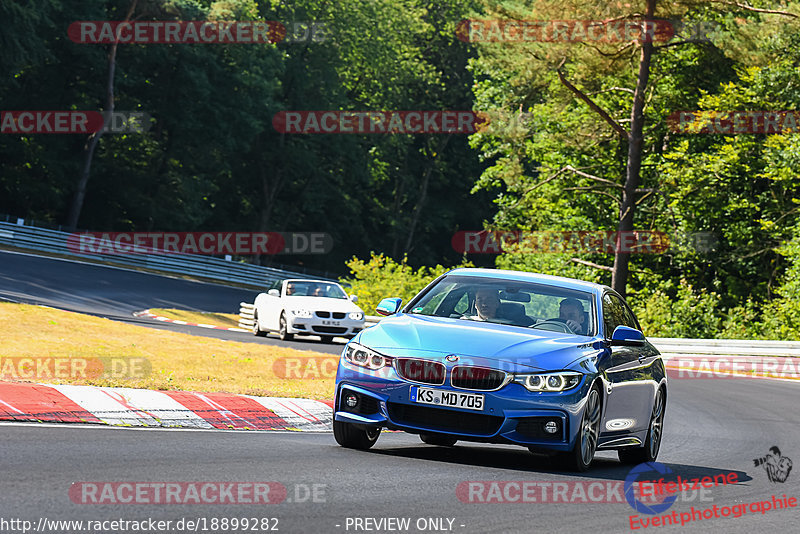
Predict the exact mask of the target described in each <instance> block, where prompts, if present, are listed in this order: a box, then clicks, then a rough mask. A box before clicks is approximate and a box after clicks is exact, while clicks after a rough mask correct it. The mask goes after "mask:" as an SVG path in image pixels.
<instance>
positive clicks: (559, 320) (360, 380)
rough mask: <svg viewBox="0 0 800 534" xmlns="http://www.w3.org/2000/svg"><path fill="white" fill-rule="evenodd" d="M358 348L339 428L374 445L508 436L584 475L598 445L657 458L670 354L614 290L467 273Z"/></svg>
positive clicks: (388, 305) (391, 303)
mask: <svg viewBox="0 0 800 534" xmlns="http://www.w3.org/2000/svg"><path fill="white" fill-rule="evenodd" d="M377 311H378V313H379V314H380V315H383V316H386V317H385V318H384V319H382V320H381V321H380V323H379V324H378V325H377V326H375V327H372V328H368V329H366V330H364V331H363V332H361V333H360V334H359V335H358V336H356V337H355V338H354V339H353V340H351V341H350V343H348V344H347V345H346V346H345V348H344V351H343V353H342V357H341V359H340V361H339V368H338V370H337V375H336V398H335V404H334V406H335V410H334V411H335V415H334V423H333V433H334V436H335V438H336V441H337V442H338V443H339V444H340V445H342V446H343V447H350V448H356V449H368V448H369V447H371V446H372V445H374V444H375V442H376V441H377V440H378V436H379V435H380V431H381V429H382V428H387V429H395V430H403V431H405V432H409V433H414V434H419V436H420V439H421V440H422V441H423V442H425V443H428V444H431V445H440V446H453V445H454V444H455V443H456V442H457V441H459V440H462V441H476V442H488V443H506V444H514V445H521V446H523V447H528V448H529V449H530V450H531V451H532V452H536V453H548V454H555V455H557V456H558V457H559V458H560V460H561V461H563V463H564V464H565V466H566V467H568V468H571V469H574V470H577V471H585V470H586V469H588V468H589V466H590V465H591V463H592V459H593V458H594V455H595V451H597V450H604V449H614V450H617V451H618V455H619V459H620V461H622V462H624V463H632V464H638V463H641V462H651V461H654V460H655V459H656V456H657V455H658V450H659V446H660V444H661V436H662V429H663V422H664V412H665V409H666V402H667V377H666V373H665V370H664V363H663V361H662V359H661V355H660V354H659V352H658V351H657V350H656V349H655V347H653V345H651V344H650V343H649V342H648V341H647V339H646V338H645V337H644V335H643V334H642V331H641V328H640V326H639V322H638V321H637V319H636V317H635V316H634V314H633V312H632V311H631V309H630V308H629V307H628V305H627V304H626V303H625V301H624V299H623V298H622V297H620V296H619V294H617V293H616V292H614V291H613V290H612V289H611V288H609V287H606V286H603V285H598V284H593V283H589V282H583V281H580V280H573V279H569V278H559V277H554V276H547V275H541V274H534V273H524V272H515V271H501V270H493V269H455V270H452V271H450V272H448V273H446V274H444V275H442V276H440V277H439V278H438V279H436V280H434V281H433V282H432V283H431V284H430V285H428V286H427V287H426V288H425V289H423V290H422V291H421V292H420V293H419V294H418V295H417V296H416V297H414V298H413V299H412V300H411V301H410V302H409V303H408V304H406V305H405V306H404V307H403V306H402V301H401V299H399V298H387V299H384V300H382V301H381V303H380V304H379V305H378V308H377Z"/></svg>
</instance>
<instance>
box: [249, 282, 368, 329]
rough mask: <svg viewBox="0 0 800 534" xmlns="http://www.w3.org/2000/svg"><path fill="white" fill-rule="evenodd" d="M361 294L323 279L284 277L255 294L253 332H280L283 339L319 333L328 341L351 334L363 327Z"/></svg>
mask: <svg viewBox="0 0 800 534" xmlns="http://www.w3.org/2000/svg"><path fill="white" fill-rule="evenodd" d="M357 300H358V298H357V297H356V296H355V295H350V296H349V297H348V296H347V293H346V292H345V290H344V289H342V286H340V285H339V284H337V283H335V282H325V281H321V280H283V281H279V282H275V284H273V286H272V288H270V289H269V290H268V291H267V292H266V293H260V294H259V295H258V296H257V297H256V301H255V305H254V306H255V310H254V312H253V313H254V319H255V322H254V324H253V333H254V334H255V335H257V336H266V335H267V332H277V333H278V334H279V335H280V337H281V339H283V340H289V339H292V338H293V337H294V336H295V335H317V336H320V337H321V338H322V341H323V342H325V343H330V342H331V341H333V338H334V337H335V336H341V337H346V338H352V337H353V336H355V335H356V334H358V333H359V332H361V330H363V329H364V311H363V310H362V309H361V308H359V307H358V306H356V305H355V302H356V301H357Z"/></svg>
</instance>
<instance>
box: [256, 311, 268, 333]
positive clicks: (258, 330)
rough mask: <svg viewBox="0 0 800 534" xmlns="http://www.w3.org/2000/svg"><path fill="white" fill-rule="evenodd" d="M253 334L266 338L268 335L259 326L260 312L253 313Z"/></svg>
mask: <svg viewBox="0 0 800 534" xmlns="http://www.w3.org/2000/svg"><path fill="white" fill-rule="evenodd" d="M253 334H255V335H256V336H257V337H265V336H266V335H267V333H266V332H264V331H263V330H261V328H260V327H259V326H258V312H255V313H253Z"/></svg>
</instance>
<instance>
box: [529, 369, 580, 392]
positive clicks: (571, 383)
mask: <svg viewBox="0 0 800 534" xmlns="http://www.w3.org/2000/svg"><path fill="white" fill-rule="evenodd" d="M582 379H583V375H582V374H580V373H573V372H561V373H542V374H535V375H534V374H517V375H514V382H516V383H517V384H522V385H523V386H524V387H525V389H527V390H528V391H566V390H568V389H572V388H574V387H576V386H577V385H578V384H580V383H581V380H582Z"/></svg>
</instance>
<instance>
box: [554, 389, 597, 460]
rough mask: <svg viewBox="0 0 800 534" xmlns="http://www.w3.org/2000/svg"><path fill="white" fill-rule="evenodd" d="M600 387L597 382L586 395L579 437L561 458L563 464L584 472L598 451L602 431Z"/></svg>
mask: <svg viewBox="0 0 800 534" xmlns="http://www.w3.org/2000/svg"><path fill="white" fill-rule="evenodd" d="M600 398H601V397H600V388H598V387H597V385H596V384H595V385H594V386H592V389H590V390H589V395H587V396H586V406H585V407H584V408H583V416H582V417H581V423H580V426H579V427H578V437H577V439H576V440H575V446H574V447H573V448H572V450H571V451H569V452H566V453H562V454H560V455H559V458H560V460H561V462H562V464H563V465H564V466H565V467H566V468H568V469H570V470H572V471H578V472H583V471H586V470H587V469H589V466H591V465H592V460H593V459H594V453H595V452H596V451H597V437H598V435H599V433H600V415H601V413H602V410H601V408H602V405H601V400H600Z"/></svg>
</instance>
